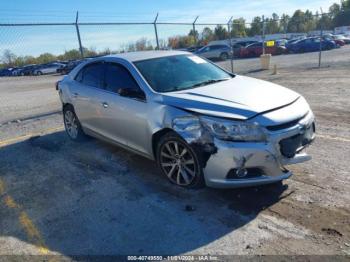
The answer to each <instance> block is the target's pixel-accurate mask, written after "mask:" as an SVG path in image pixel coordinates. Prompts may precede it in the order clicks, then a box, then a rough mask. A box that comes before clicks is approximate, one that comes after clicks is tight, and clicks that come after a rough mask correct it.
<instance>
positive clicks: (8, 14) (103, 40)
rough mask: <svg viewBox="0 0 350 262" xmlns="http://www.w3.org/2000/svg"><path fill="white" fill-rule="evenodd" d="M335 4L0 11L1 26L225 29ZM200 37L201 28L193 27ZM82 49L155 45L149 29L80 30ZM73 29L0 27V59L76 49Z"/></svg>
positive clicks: (181, 3) (165, 32) (182, 0)
mask: <svg viewBox="0 0 350 262" xmlns="http://www.w3.org/2000/svg"><path fill="white" fill-rule="evenodd" d="M334 2H340V1H339V0H308V1H305V0H288V1H287V0H259V1H257V0H256V1H252V0H190V1H188V0H176V1H173V0H123V1H121V0H74V1H71V0H59V1H57V0H55V1H52V0H11V1H10V0H7V1H2V3H1V7H0V24H1V23H39V22H42V23H49V22H51V23H56V22H67V23H72V22H74V21H75V15H76V11H79V21H80V22H152V21H153V20H154V18H155V15H156V14H157V13H159V18H158V21H160V22H189V23H191V22H193V20H194V19H195V17H196V16H199V18H198V20H197V22H198V23H227V21H228V20H229V18H230V17H231V16H233V18H239V17H243V18H245V19H246V20H247V21H248V22H250V21H251V19H252V18H253V17H254V16H262V15H265V16H271V14H272V13H273V12H275V13H277V14H282V13H287V14H289V15H292V14H293V12H294V11H295V10H296V9H302V10H306V9H309V10H311V11H313V12H315V11H319V10H320V8H323V11H324V12H326V11H327V10H328V7H329V6H330V5H331V4H333V3H334ZM190 29H191V26H173V25H159V26H158V34H159V37H160V38H161V39H167V38H168V37H169V36H172V35H178V34H186V33H188V32H189V30H190ZM197 29H198V30H199V31H201V29H202V27H197ZM80 31H81V38H82V42H83V45H84V46H85V47H89V48H90V47H92V48H95V49H97V50H103V49H105V48H110V49H112V50H116V49H119V48H121V47H123V46H124V45H126V44H127V43H129V42H132V41H135V40H137V39H139V38H141V37H146V38H148V39H149V40H150V41H151V42H152V43H154V41H155V37H154V28H153V25H146V26H145V25H134V26H125V25H122V26H81V27H80ZM77 44H78V43H77V36H76V31H75V27H74V26H50V27H49V26H41V27H4V26H1V25H0V56H1V54H2V53H3V50H5V49H10V50H11V51H12V52H14V53H15V54H17V55H38V54H40V53H43V52H51V53H54V54H60V53H63V52H64V51H65V50H69V49H72V48H77Z"/></svg>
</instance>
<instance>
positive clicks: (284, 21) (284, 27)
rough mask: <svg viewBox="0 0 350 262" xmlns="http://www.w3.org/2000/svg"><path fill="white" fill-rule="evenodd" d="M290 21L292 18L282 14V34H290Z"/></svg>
mask: <svg viewBox="0 0 350 262" xmlns="http://www.w3.org/2000/svg"><path fill="white" fill-rule="evenodd" d="M289 20H290V16H289V15H286V14H282V16H281V19H280V32H281V33H288V23H289Z"/></svg>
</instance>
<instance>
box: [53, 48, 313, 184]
mask: <svg viewBox="0 0 350 262" xmlns="http://www.w3.org/2000/svg"><path fill="white" fill-rule="evenodd" d="M57 89H58V91H59V95H60V99H61V101H62V104H63V116H64V124H65V127H66V131H67V134H68V135H69V137H70V138H71V139H73V140H77V141H81V140H84V139H86V137H87V136H93V137H96V138H99V139H103V140H105V141H108V142H111V143H114V144H116V145H118V146H121V147H124V148H126V149H129V150H131V151H133V152H136V153H138V154H140V155H143V156H145V157H147V158H150V159H152V160H156V161H157V163H158V165H159V168H160V170H161V171H162V173H163V174H164V175H165V176H166V177H167V178H168V179H169V180H170V181H171V182H172V183H174V184H177V185H179V186H184V187H191V188H193V187H200V186H202V185H205V184H206V185H208V186H212V187H243V186H253V185H261V184H268V183H274V182H278V181H281V180H283V179H286V178H288V177H290V176H291V175H292V173H291V172H290V171H288V170H287V169H286V166H287V165H290V164H296V163H300V162H304V161H307V160H309V159H310V156H308V155H307V154H306V153H305V152H304V148H305V147H307V146H308V145H309V144H310V143H311V142H312V141H313V139H314V137H315V135H314V132H315V123H314V115H313V113H312V111H311V109H310V107H309V105H308V103H307V102H306V100H305V99H304V98H303V97H302V96H301V95H299V94H297V93H295V92H293V91H291V90H289V89H286V88H284V87H282V86H278V85H276V84H272V83H269V82H265V81H262V80H257V79H253V78H249V77H244V76H240V75H235V74H231V73H229V72H227V71H225V70H224V69H222V68H220V67H218V66H217V65H215V64H213V63H211V62H210V61H207V60H205V59H203V58H201V57H198V56H196V55H193V54H190V53H187V52H180V51H146V52H134V53H125V54H119V55H112V56H105V57H99V58H94V59H90V60H88V61H86V62H84V63H82V64H80V65H79V66H77V67H76V68H75V69H74V70H73V71H72V72H71V73H70V74H69V75H67V76H66V77H64V78H63V80H62V81H60V82H59V83H57ZM92 153H93V152H92Z"/></svg>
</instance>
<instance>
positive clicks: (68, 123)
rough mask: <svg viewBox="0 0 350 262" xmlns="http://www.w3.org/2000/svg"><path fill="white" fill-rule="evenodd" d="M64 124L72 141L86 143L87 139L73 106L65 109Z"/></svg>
mask: <svg viewBox="0 0 350 262" xmlns="http://www.w3.org/2000/svg"><path fill="white" fill-rule="evenodd" d="M63 122H64V128H65V130H66V133H67V135H68V136H69V138H70V139H71V140H73V141H85V140H86V139H87V135H86V134H85V133H84V131H83V129H82V127H81V124H80V122H79V119H78V117H77V115H76V114H75V111H74V108H73V106H71V105H67V106H65V107H64V108H63Z"/></svg>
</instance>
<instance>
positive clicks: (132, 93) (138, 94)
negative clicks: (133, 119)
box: [118, 87, 146, 100]
mask: <svg viewBox="0 0 350 262" xmlns="http://www.w3.org/2000/svg"><path fill="white" fill-rule="evenodd" d="M118 94H119V95H120V96H125V97H130V98H137V99H140V100H146V96H145V93H144V92H143V91H142V90H141V89H130V88H123V87H121V88H119V89H118Z"/></svg>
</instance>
